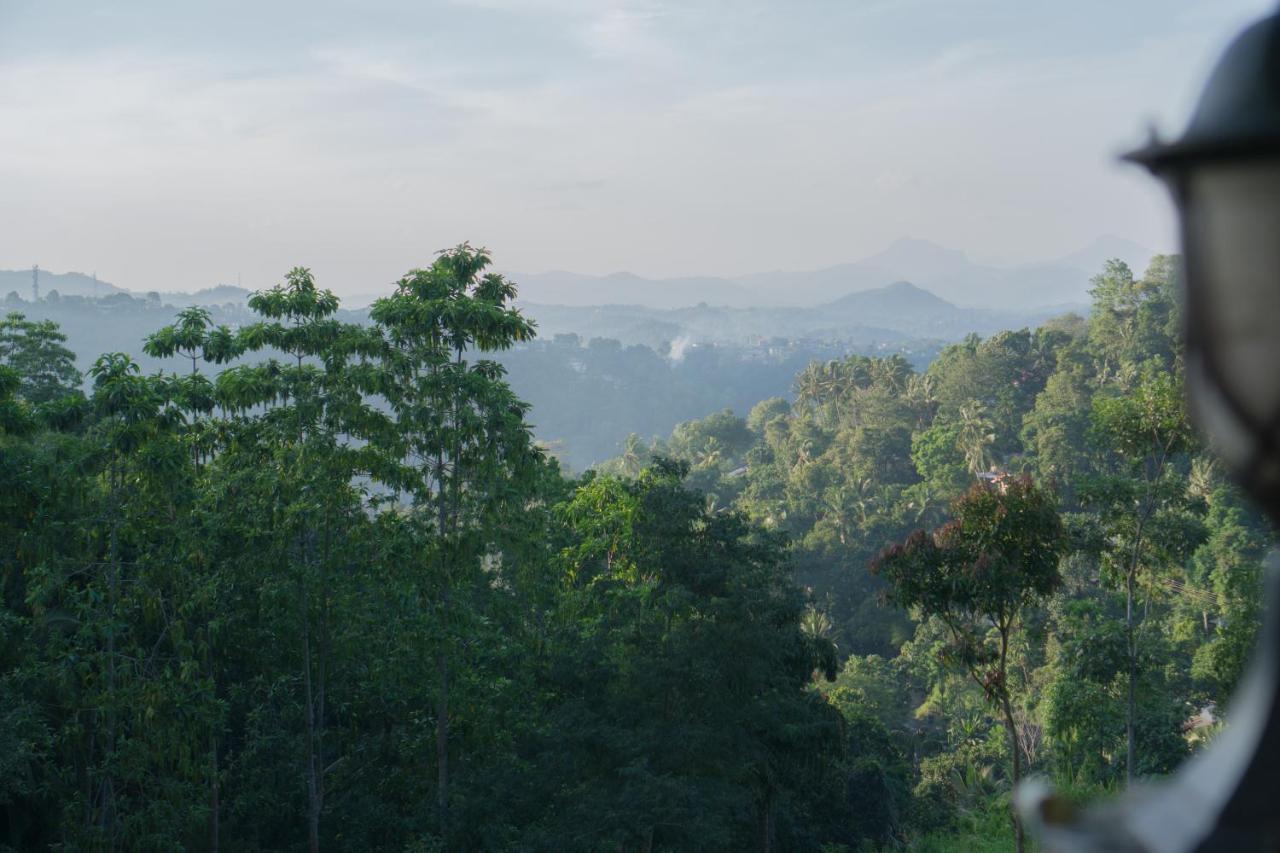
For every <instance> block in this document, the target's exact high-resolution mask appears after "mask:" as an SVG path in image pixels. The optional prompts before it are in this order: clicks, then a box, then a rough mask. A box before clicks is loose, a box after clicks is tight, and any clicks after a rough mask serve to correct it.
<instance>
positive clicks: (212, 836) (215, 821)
mask: <svg viewBox="0 0 1280 853" xmlns="http://www.w3.org/2000/svg"><path fill="white" fill-rule="evenodd" d="M209 755H210V757H211V759H212V760H211V765H212V769H213V777H212V779H211V780H210V783H209V788H210V790H209V853H218V851H219V847H220V841H219V838H218V835H219V832H220V830H221V826H220V823H221V815H220V811H221V809H222V806H221V803H220V802H219V800H220V797H219V790H218V738H217V736H214V737H211V738H209Z"/></svg>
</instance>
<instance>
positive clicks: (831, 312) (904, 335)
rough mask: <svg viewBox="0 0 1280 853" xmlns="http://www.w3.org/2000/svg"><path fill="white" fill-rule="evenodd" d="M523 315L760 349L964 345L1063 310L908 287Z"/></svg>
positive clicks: (635, 337) (640, 339)
mask: <svg viewBox="0 0 1280 853" xmlns="http://www.w3.org/2000/svg"><path fill="white" fill-rule="evenodd" d="M524 312H525V313H526V314H527V315H528V316H530V317H531V318H532V319H533V320H534V321H535V322H536V323H537V324H538V334H539V336H541V337H544V338H549V337H554V336H555V335H558V334H577V335H580V336H585V337H603V338H615V339H617V340H619V341H622V342H623V343H627V344H631V343H638V344H645V345H647V346H650V347H652V348H654V349H657V350H661V349H662V347H663V346H664V345H665V344H666V343H667V342H671V341H684V342H686V343H731V344H755V343H759V342H761V341H764V340H770V339H775V338H781V339H786V340H797V339H807V340H824V341H831V342H836V341H839V342H842V343H845V344H848V345H855V346H868V345H897V344H902V343H905V342H907V341H911V340H934V341H950V340H958V339H959V338H962V337H964V336H965V335H967V334H969V333H970V332H977V333H978V334H982V335H986V334H991V333H993V332H996V331H1000V330H1002V329H1017V328H1022V327H1024V326H1036V325H1038V324H1040V323H1042V322H1043V321H1045V320H1047V319H1049V318H1050V317H1052V316H1054V315H1056V314H1060V313H1063V312H1062V309H1061V308H1060V307H1042V308H1027V309H1016V308H1013V309H1005V310H994V309H989V308H961V307H958V306H956V305H953V304H952V303H950V302H948V301H946V300H945V299H941V298H939V297H938V296H935V295H934V294H932V293H930V292H929V291H927V290H924V289H922V288H919V287H916V286H915V285H914V284H911V283H909V282H905V281H899V282H894V283H893V284H890V285H887V286H885V287H877V288H872V289H870V290H862V291H858V292H856V293H848V294H845V295H844V296H842V297H840V298H839V299H835V300H832V301H830V302H827V303H825V304H822V305H815V306H758V305H757V306H752V307H748V308H735V307H730V306H724V305H709V304H706V303H702V304H698V305H694V306H689V307H683V308H650V307H647V306H643V305H543V304H535V303H526V304H525V305H524Z"/></svg>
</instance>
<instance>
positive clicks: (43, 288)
mask: <svg viewBox="0 0 1280 853" xmlns="http://www.w3.org/2000/svg"><path fill="white" fill-rule="evenodd" d="M55 290H56V291H58V295H59V296H88V297H94V296H107V295H109V294H112V293H125V292H127V291H125V289H124V288H122V287H116V286H115V285H114V284H110V283H108V282H105V281H96V282H95V280H94V278H93V276H91V275H85V274H84V273H82V272H63V273H53V272H48V271H46V270H40V295H41V296H48V295H49V294H50V293H52V292H53V291H55ZM14 291H17V293H18V294H19V295H20V296H21V297H22V298H23V299H30V298H31V270H30V269H25V270H0V296H4V295H5V294H8V293H12V292H14Z"/></svg>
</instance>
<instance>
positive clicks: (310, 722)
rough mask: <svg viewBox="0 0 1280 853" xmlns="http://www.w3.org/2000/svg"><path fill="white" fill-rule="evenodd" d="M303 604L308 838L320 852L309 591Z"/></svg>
mask: <svg viewBox="0 0 1280 853" xmlns="http://www.w3.org/2000/svg"><path fill="white" fill-rule="evenodd" d="M299 600H300V604H301V605H302V683H303V689H304V692H305V698H306V705H307V708H306V728H307V733H306V734H307V842H308V849H309V850H310V851H311V853H320V811H321V809H322V808H323V806H324V779H323V778H322V776H321V774H322V773H323V770H322V769H321V763H322V759H321V757H320V756H319V755H317V752H318V748H317V746H318V745H317V743H316V706H315V691H314V688H313V685H312V683H311V618H310V615H309V613H308V607H307V600H306V596H305V593H304V594H301V595H299Z"/></svg>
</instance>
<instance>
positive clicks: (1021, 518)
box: [872, 478, 1065, 851]
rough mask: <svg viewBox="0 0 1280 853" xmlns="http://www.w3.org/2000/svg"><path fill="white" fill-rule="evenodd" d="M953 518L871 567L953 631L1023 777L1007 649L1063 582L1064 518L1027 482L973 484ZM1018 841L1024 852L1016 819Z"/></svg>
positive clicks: (897, 596) (898, 594)
mask: <svg viewBox="0 0 1280 853" xmlns="http://www.w3.org/2000/svg"><path fill="white" fill-rule="evenodd" d="M952 514H953V516H954V517H953V519H952V520H951V521H950V522H948V523H947V524H945V525H943V526H942V527H941V528H939V529H937V530H936V531H934V532H933V533H932V534H927V533H925V532H924V531H917V532H915V533H913V534H912V535H911V536H910V537H908V538H907V540H906V541H905V542H904V543H902V544H900V545H894V546H892V547H890V548H888V549H886V550H885V551H884V552H883V553H882V554H881V555H880V556H879V557H878V558H877V559H876V561H875V562H874V563H873V566H872V571H874V572H876V573H878V574H881V575H883V576H884V577H885V578H886V579H887V580H888V581H889V584H890V589H891V597H892V599H893V600H894V601H895V602H897V603H898V604H900V605H902V606H904V607H909V608H918V610H919V611H920V613H921V614H923V615H928V616H936V617H938V618H939V619H940V620H942V622H943V624H944V625H946V627H947V630H948V631H949V632H950V635H951V640H952V648H951V660H952V661H953V662H954V663H955V664H956V665H957V666H958V667H959V668H960V669H962V671H964V672H966V673H967V674H968V675H969V676H970V677H971V678H972V679H973V680H974V681H975V682H976V683H977V684H978V685H979V686H980V687H981V688H982V690H983V692H984V693H985V695H986V696H987V699H988V700H989V701H990V702H991V704H992V705H993V706H994V707H995V708H996V709H997V711H998V713H999V714H1000V716H1001V718H1002V722H1003V723H1004V726H1005V731H1006V736H1007V738H1008V745H1009V754H1010V778H1011V780H1012V782H1013V784H1014V785H1016V784H1017V783H1018V781H1019V780H1020V779H1021V776H1022V748H1021V746H1020V744H1019V742H1018V736H1017V724H1016V722H1015V720H1014V713H1013V701H1012V687H1011V685H1010V684H1009V650H1010V642H1011V640H1012V639H1013V635H1014V632H1015V631H1016V630H1017V628H1018V625H1019V622H1020V620H1021V618H1022V616H1023V613H1024V611H1025V610H1026V609H1027V608H1028V607H1029V606H1031V605H1032V604H1034V603H1035V602H1037V601H1039V600H1040V599H1042V598H1044V597H1045V596H1047V595H1049V594H1050V593H1051V592H1053V591H1054V589H1056V588H1057V586H1058V583H1059V582H1060V579H1061V578H1060V575H1059V573H1058V560H1059V558H1060V557H1061V556H1062V553H1063V551H1064V547H1065V542H1064V537H1063V530H1062V522H1061V520H1060V518H1059V516H1058V511H1057V508H1056V507H1055V506H1054V502H1053V499H1052V498H1051V496H1050V495H1048V494H1047V493H1046V492H1044V491H1043V490H1041V489H1039V488H1037V487H1036V485H1035V484H1034V483H1033V482H1032V481H1031V479H1030V478H1021V479H1016V480H1010V481H1006V482H1005V483H1002V484H1000V485H998V486H987V485H982V484H979V485H975V486H974V487H973V488H972V489H970V490H969V491H968V492H967V493H966V494H965V495H964V496H962V497H961V498H959V499H958V500H957V501H956V502H955V503H954V504H953V505H952ZM1013 828H1014V841H1015V845H1016V847H1017V849H1018V850H1019V851H1022V849H1023V846H1024V839H1023V831H1022V823H1021V821H1020V820H1019V819H1018V817H1017V815H1016V814H1015V815H1014V816H1013Z"/></svg>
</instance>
